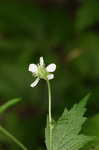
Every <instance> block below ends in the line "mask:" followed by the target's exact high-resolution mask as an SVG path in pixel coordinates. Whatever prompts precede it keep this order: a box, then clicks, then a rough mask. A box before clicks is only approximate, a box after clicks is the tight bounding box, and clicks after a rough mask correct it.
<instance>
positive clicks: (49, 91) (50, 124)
mask: <svg viewBox="0 0 99 150" xmlns="http://www.w3.org/2000/svg"><path fill="white" fill-rule="evenodd" d="M47 84H48V94H49V128H50V150H52V116H51V86H50V82H49V80H47Z"/></svg>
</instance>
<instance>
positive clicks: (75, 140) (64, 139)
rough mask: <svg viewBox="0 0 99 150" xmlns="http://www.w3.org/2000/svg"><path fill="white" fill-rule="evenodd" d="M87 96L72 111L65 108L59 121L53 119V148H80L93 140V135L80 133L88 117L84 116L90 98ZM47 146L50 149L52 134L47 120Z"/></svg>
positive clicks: (67, 149)
mask: <svg viewBox="0 0 99 150" xmlns="http://www.w3.org/2000/svg"><path fill="white" fill-rule="evenodd" d="M88 97H89V95H88V96H86V97H85V98H84V99H83V100H82V101H81V102H80V103H79V104H75V105H74V106H73V108H71V110H70V111H68V110H67V109H65V110H64V113H63V114H62V116H61V117H60V118H59V120H58V121H57V122H55V121H53V129H52V141H53V142H52V144H53V145H52V149H53V150H60V149H61V150H70V149H71V150H79V149H80V148H82V147H83V146H84V145H85V144H86V143H88V142H89V141H90V140H92V137H88V136H85V135H83V134H80V131H81V127H82V125H83V123H84V122H85V120H86V118H85V117H83V115H84V113H85V110H86V109H85V105H86V101H87V100H88ZM45 136H46V146H47V150H50V147H49V145H50V144H49V143H50V138H49V137H50V136H49V123H48V121H47V128H46V129H45Z"/></svg>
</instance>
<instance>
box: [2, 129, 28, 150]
mask: <svg viewBox="0 0 99 150" xmlns="http://www.w3.org/2000/svg"><path fill="white" fill-rule="evenodd" d="M0 131H1V132H2V133H3V134H5V135H6V136H7V137H9V138H10V139H11V140H12V141H14V142H15V143H16V144H17V145H18V146H19V147H20V148H21V149H22V150H28V149H27V148H26V147H25V146H24V145H23V144H22V143H21V142H20V141H19V140H17V139H16V138H15V137H14V136H13V135H11V133H9V132H8V131H7V130H6V129H4V128H3V127H2V126H0Z"/></svg>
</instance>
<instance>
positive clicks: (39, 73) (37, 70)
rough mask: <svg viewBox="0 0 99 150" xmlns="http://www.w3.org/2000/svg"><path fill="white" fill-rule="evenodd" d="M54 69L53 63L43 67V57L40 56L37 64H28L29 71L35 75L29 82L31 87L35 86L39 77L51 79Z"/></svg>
mask: <svg viewBox="0 0 99 150" xmlns="http://www.w3.org/2000/svg"><path fill="white" fill-rule="evenodd" d="M55 70H56V65H55V64H50V65H48V66H47V67H45V64H44V59H43V57H40V62H39V64H37V65H36V64H30V65H29V71H30V72H32V74H33V76H34V77H36V80H35V81H34V82H33V83H32V84H31V87H35V86H36V85H37V84H38V82H39V81H40V79H44V80H51V79H53V78H54V74H52V72H54V71H55Z"/></svg>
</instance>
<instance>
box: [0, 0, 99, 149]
mask: <svg viewBox="0 0 99 150" xmlns="http://www.w3.org/2000/svg"><path fill="white" fill-rule="evenodd" d="M40 56H43V57H44V60H45V63H46V64H50V63H55V64H56V65H57V70H56V72H55V79H54V80H53V81H51V85H52V100H53V101H52V112H53V117H54V118H55V119H57V118H58V117H59V116H60V115H61V113H62V112H63V110H64V108H65V107H67V108H68V109H70V108H71V106H72V105H73V104H74V103H77V102H78V101H79V100H81V99H82V98H83V97H84V96H85V95H86V94H87V93H89V92H90V93H91V98H90V100H89V102H88V106H87V108H88V110H87V113H86V115H87V116H88V117H89V120H88V121H87V123H86V124H85V127H84V131H83V132H85V133H87V134H88V135H95V136H97V139H98V138H99V115H98V113H99V1H98V0H35V1H33V0H26V1H24V0H21V1H18V0H17V1H15V0H13V1H8V0H7V1H5V0H2V1H0V104H1V105H2V104H3V103H5V102H7V101H8V100H10V99H12V98H17V97H21V98H22V102H21V103H20V104H17V106H15V107H13V108H12V109H9V110H8V111H7V112H5V113H4V114H3V115H1V116H0V121H1V124H2V125H3V126H4V127H5V128H6V129H8V130H9V131H10V132H11V133H12V134H13V135H15V136H16V137H17V138H18V139H19V140H21V141H22V142H23V143H24V144H25V145H26V146H27V147H28V148H29V150H41V149H42V150H43V149H46V148H45V144H44V128H45V124H46V115H47V113H48V97H47V85H46V83H45V81H43V80H42V81H40V83H39V84H38V86H37V87H35V88H30V84H31V83H32V82H33V81H34V78H33V77H32V75H31V73H30V72H28V66H29V64H30V63H38V60H39V57H40ZM0 141H1V142H0V143H1V144H0V149H1V150H18V149H19V147H17V145H16V144H14V143H13V142H12V141H10V140H9V139H8V138H6V137H5V136H4V135H3V134H0ZM93 145H94V146H93ZM93 145H92V147H91V148H93V150H99V141H98V142H97V144H96V143H95V144H94V143H93ZM91 148H89V149H90V150H91ZM89 149H88V150H89Z"/></svg>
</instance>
